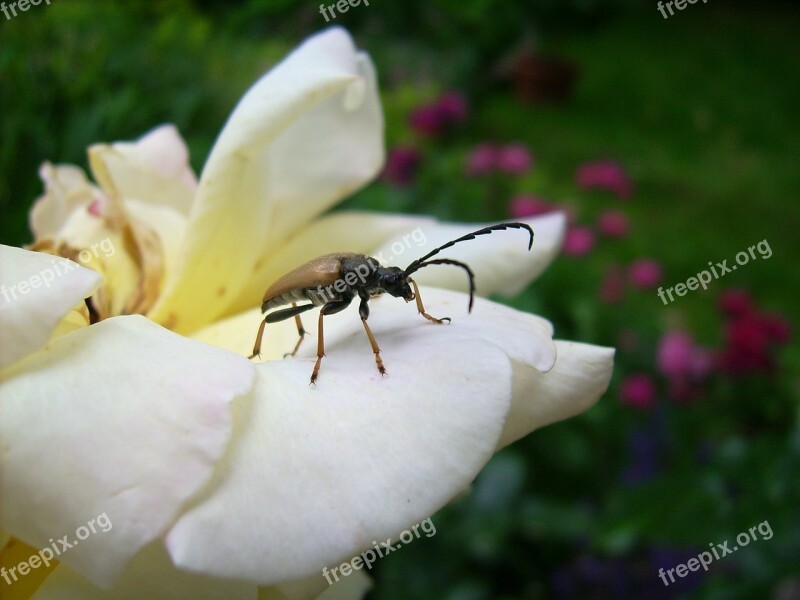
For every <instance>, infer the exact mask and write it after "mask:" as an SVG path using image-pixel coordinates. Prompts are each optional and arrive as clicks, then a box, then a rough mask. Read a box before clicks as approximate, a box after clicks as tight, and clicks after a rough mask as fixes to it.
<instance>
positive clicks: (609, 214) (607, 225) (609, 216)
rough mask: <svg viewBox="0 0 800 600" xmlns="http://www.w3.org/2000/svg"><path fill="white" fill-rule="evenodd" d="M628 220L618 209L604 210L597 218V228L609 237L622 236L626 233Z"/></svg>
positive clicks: (628, 225) (628, 224)
mask: <svg viewBox="0 0 800 600" xmlns="http://www.w3.org/2000/svg"><path fill="white" fill-rule="evenodd" d="M629 229H630V222H629V221H628V217H627V215H625V213H624V212H622V211H619V210H606V211H603V212H602V213H600V216H599V217H598V219H597V230H598V231H599V232H600V233H601V234H602V235H604V236H606V237H610V238H622V237H625V236H626V235H628V230H629Z"/></svg>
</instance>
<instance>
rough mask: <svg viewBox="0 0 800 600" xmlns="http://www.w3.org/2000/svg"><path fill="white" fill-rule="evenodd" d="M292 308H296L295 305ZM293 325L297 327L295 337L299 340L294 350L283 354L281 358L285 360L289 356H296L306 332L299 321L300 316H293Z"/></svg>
mask: <svg viewBox="0 0 800 600" xmlns="http://www.w3.org/2000/svg"><path fill="white" fill-rule="evenodd" d="M292 306H297V304H294V303H293V304H292ZM294 324H295V325H296V326H297V335H299V336H300V339H298V340H297V343H296V344H295V345H294V350H292V351H291V352H287V353H286V354H284V355H283V358H286V357H289V356H294V355H295V354H297V351H298V350H299V349H300V344H302V343H303V338H304V337H305V335H306V330H305V328H304V327H303V322H302V321H301V320H300V315H295V316H294Z"/></svg>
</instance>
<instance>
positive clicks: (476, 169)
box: [465, 143, 498, 177]
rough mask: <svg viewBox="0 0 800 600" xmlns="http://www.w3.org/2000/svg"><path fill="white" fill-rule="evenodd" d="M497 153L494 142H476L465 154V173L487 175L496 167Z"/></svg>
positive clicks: (472, 175) (477, 175)
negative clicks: (467, 154)
mask: <svg viewBox="0 0 800 600" xmlns="http://www.w3.org/2000/svg"><path fill="white" fill-rule="evenodd" d="M497 155H498V148H497V146H495V145H494V144H489V143H483V144H478V145H477V146H475V147H474V148H473V149H472V151H471V152H470V153H469V156H467V164H466V169H465V171H466V174H467V175H469V176H470V177H480V176H482V175H488V174H489V173H491V172H492V171H494V170H495V168H496V167H497Z"/></svg>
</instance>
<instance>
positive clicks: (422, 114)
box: [409, 104, 446, 136]
mask: <svg viewBox="0 0 800 600" xmlns="http://www.w3.org/2000/svg"><path fill="white" fill-rule="evenodd" d="M409 122H410V123H411V128H412V129H413V130H414V131H416V132H417V133H420V134H422V135H425V136H437V135H439V134H441V133H442V132H443V131H444V128H445V125H446V120H445V118H444V116H443V115H442V112H441V111H440V110H439V107H438V106H437V105H435V104H425V105H423V106H419V107H417V108H415V109H414V110H413V111H412V112H411V116H410V117H409Z"/></svg>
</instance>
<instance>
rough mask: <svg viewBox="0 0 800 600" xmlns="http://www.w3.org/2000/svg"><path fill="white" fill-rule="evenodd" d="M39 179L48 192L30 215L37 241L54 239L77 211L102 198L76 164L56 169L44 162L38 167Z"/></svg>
mask: <svg viewBox="0 0 800 600" xmlns="http://www.w3.org/2000/svg"><path fill="white" fill-rule="evenodd" d="M39 177H40V178H41V179H42V181H43V182H44V184H45V193H44V194H43V195H42V196H40V197H39V198H38V199H37V200H36V202H35V203H34V205H33V208H31V212H30V227H31V231H32V232H33V234H34V237H35V239H36V240H37V241H38V240H41V239H44V238H49V237H54V236H55V235H56V234H57V233H58V232H59V231H60V230H61V228H62V227H63V226H64V224H65V223H66V222H67V220H68V219H69V218H70V216H71V215H72V214H73V213H74V212H75V211H76V210H81V209H83V208H84V207H86V206H88V205H90V204H91V203H92V202H93V201H95V200H97V199H98V198H100V197H101V196H102V192H101V191H100V190H99V189H98V188H97V187H95V186H93V185H92V184H91V183H89V180H88V179H87V178H86V174H85V173H84V172H83V169H80V168H79V167H75V166H73V165H60V166H54V165H52V164H50V163H49V162H45V163H44V164H42V166H41V167H40V168H39Z"/></svg>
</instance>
